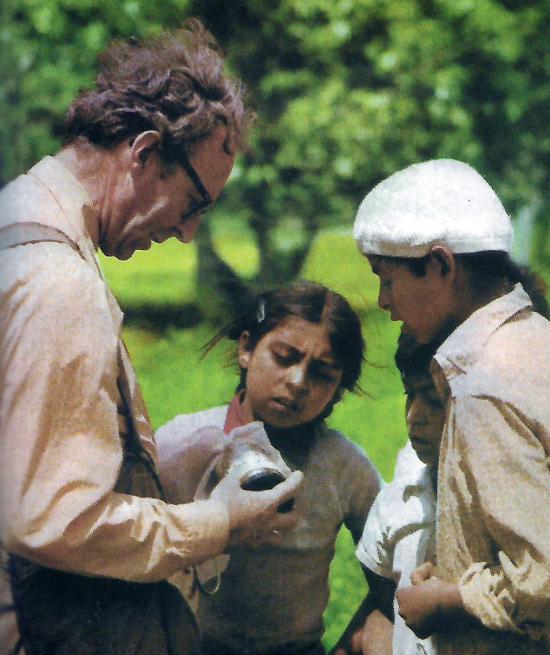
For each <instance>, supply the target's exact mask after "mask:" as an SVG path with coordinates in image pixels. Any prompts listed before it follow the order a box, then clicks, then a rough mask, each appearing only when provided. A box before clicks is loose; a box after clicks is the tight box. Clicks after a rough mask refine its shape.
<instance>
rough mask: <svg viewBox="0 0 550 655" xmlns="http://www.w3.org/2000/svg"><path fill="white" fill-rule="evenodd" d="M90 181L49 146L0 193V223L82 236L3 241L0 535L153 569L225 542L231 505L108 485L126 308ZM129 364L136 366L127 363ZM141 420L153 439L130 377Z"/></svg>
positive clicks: (128, 567)
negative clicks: (92, 229) (109, 273)
mask: <svg viewBox="0 0 550 655" xmlns="http://www.w3.org/2000/svg"><path fill="white" fill-rule="evenodd" d="M94 220H95V221H97V217H96V216H95V215H94V213H93V211H92V209H91V208H90V201H89V198H88V197H87V195H86V193H85V190H84V189H83V188H82V187H81V186H80V185H79V183H78V182H77V180H76V179H75V178H74V177H73V176H72V174H71V173H70V172H69V171H68V170H67V169H66V168H65V167H64V166H63V165H62V164H60V162H59V161H58V160H56V159H54V158H51V157H46V158H45V159H44V160H42V161H41V162H40V163H38V164H37V165H36V166H35V167H34V168H33V169H31V170H30V171H29V173H28V174H27V175H24V176H21V177H20V178H18V179H17V180H15V181H14V182H12V183H11V184H10V185H8V186H7V187H6V188H5V189H4V190H3V191H2V193H1V194H0V227H2V226H4V225H9V224H11V223H14V222H21V221H38V222H41V223H44V224H46V225H52V226H54V227H57V228H58V229H61V230H62V231H64V232H65V233H66V234H67V235H68V236H69V237H71V238H72V239H73V240H75V241H76V242H77V243H78V245H79V247H80V248H81V250H82V251H83V253H84V256H85V258H86V261H83V260H82V258H81V257H79V255H78V254H77V253H76V252H75V251H74V250H72V249H71V248H70V247H69V246H68V245H65V244H58V243H38V244H30V245H24V246H18V247H15V248H11V249H7V250H4V251H1V252H0V303H1V304H0V308H1V312H0V390H1V397H0V493H1V496H0V507H1V510H0V511H1V516H0V536H1V540H2V542H3V544H4V545H5V546H6V547H7V548H8V550H11V551H12V552H14V553H17V554H20V555H22V556H24V557H27V558H28V559H31V560H33V561H35V562H38V563H40V564H42V565H45V566H49V567H54V568H60V569H63V570H67V571H73V572H76V573H80V574H84V575H105V576H110V577H114V578H121V579H125V580H131V581H138V582H139V581H141V582H153V581H157V580H162V579H166V578H168V577H169V576H170V575H171V574H173V573H174V572H176V571H178V570H180V569H183V568H185V567H187V566H189V565H190V564H192V563H195V562H199V561H202V560H204V559H207V558H210V557H213V556H214V555H216V554H218V553H219V552H220V551H221V550H222V549H223V548H224V546H225V543H226V540H227V537H228V530H229V525H228V515H227V511H226V509H225V507H224V506H223V505H222V504H221V503H219V502H217V501H212V500H205V501H200V502H195V503H191V504H187V505H169V504H166V503H164V502H162V501H160V500H155V499H147V498H145V499H144V498H138V497H135V496H128V495H123V494H118V493H114V492H113V488H114V486H115V483H116V480H117V476H118V472H119V468H120V465H121V461H122V449H121V441H120V430H124V422H123V421H121V420H120V419H121V416H120V405H121V400H120V396H119V392H118V388H117V383H116V380H117V372H118V371H117V341H118V338H119V332H120V327H121V322H122V312H121V311H120V309H119V307H118V304H117V303H116V301H115V299H114V298H113V296H112V294H111V293H110V291H109V289H108V287H107V285H106V284H105V282H104V280H103V279H102V276H101V274H100V272H99V268H98V266H97V261H96V256H95V252H94V248H93V244H92V241H91V239H90V237H89V230H88V229H87V227H86V226H87V225H88V226H90V221H92V222H93V221H94ZM131 373H133V372H132V371H131ZM130 389H131V394H132V396H133V401H134V412H135V416H134V419H135V423H136V424H137V426H138V428H139V436H140V439H141V441H142V443H143V445H144V447H145V448H146V449H147V450H148V451H149V453H150V454H151V456H152V457H153V459H154V460H155V461H156V446H155V441H154V437H153V433H152V430H151V426H150V424H149V420H148V418H147V414H146V411H145V407H144V404H143V399H142V397H141V394H140V391H139V387H138V385H137V382H136V380H135V376H133V378H131V379H130Z"/></svg>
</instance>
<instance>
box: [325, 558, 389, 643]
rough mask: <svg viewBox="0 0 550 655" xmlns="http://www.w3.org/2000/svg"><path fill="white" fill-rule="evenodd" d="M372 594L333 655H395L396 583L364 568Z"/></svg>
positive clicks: (341, 638)
mask: <svg viewBox="0 0 550 655" xmlns="http://www.w3.org/2000/svg"><path fill="white" fill-rule="evenodd" d="M363 572H364V574H365V577H366V578H367V582H368V585H369V592H368V594H367V596H366V597H365V599H364V600H363V602H362V603H361V605H360V606H359V608H358V610H357V611H356V612H355V614H354V616H353V618H352V619H351V621H350V622H349V624H348V626H347V628H346V629H345V630H344V632H343V634H342V636H341V637H340V639H339V640H338V642H337V643H336V645H335V646H334V648H333V649H332V650H331V651H330V655H355V654H357V655H391V653H392V647H391V645H392V635H393V597H394V594H395V583H394V582H393V580H390V579H388V578H383V577H381V576H379V575H376V574H375V573H373V572H372V571H369V570H368V569H367V568H366V567H363Z"/></svg>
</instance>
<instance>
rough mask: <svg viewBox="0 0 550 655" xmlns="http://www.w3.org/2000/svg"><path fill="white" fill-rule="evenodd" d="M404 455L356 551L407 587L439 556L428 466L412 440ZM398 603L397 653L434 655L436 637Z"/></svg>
mask: <svg viewBox="0 0 550 655" xmlns="http://www.w3.org/2000/svg"><path fill="white" fill-rule="evenodd" d="M398 461H399V462H400V466H399V468H398V469H396V477H395V478H394V480H393V481H392V482H390V483H389V484H387V485H385V486H384V487H383V488H382V490H381V491H380V493H379V494H378V496H377V497H376V500H375V501H374V503H373V505H372V508H371V511H370V513H369V516H368V518H367V522H366V525H365V529H364V531H363V536H362V537H361V540H360V542H359V544H358V546H357V551H356V554H357V557H358V559H359V561H360V562H361V563H362V564H364V565H365V566H366V567H367V568H368V569H370V570H371V571H373V572H374V573H376V574H377V575H380V576H382V577H384V578H389V579H391V580H393V581H394V582H395V583H396V585H397V589H402V588H404V587H410V586H411V581H410V577H411V573H412V572H413V571H414V569H415V568H416V567H417V566H419V565H420V564H423V563H424V562H426V561H430V560H433V558H434V556H435V543H434V536H435V505H436V499H435V494H434V489H433V485H432V481H431V479H430V475H429V470H428V467H427V466H426V465H425V464H423V463H422V462H421V461H420V460H419V459H418V457H416V454H415V453H414V451H413V449H412V447H411V446H410V443H409V444H407V446H405V447H404V448H403V449H402V450H401V451H400V454H399V456H398ZM397 609H398V608H397V602H396V600H395V599H394V614H395V623H394V631H393V644H392V645H393V655H434V654H435V653H436V650H435V644H434V643H433V640H432V639H431V638H428V639H419V638H418V637H417V636H416V635H415V634H414V632H413V631H412V630H410V628H408V627H407V625H406V624H405V622H404V621H403V619H402V618H401V617H400V616H399V614H398V612H397Z"/></svg>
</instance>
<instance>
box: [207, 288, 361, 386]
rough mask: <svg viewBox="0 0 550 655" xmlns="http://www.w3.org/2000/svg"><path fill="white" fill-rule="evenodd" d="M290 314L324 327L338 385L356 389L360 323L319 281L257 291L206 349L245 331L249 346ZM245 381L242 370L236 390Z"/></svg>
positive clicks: (251, 347) (339, 296) (358, 370)
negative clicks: (338, 370) (339, 379)
mask: <svg viewBox="0 0 550 655" xmlns="http://www.w3.org/2000/svg"><path fill="white" fill-rule="evenodd" d="M291 316H295V317H298V318H302V319H304V320H306V321H309V322H311V323H322V324H323V325H325V326H326V328H327V331H328V334H329V339H330V344H331V346H332V351H333V354H334V357H335V358H336V359H337V361H338V362H339V363H340V365H341V366H342V382H341V387H343V388H344V389H348V390H349V391H355V390H357V389H358V380H359V376H360V374H361V367H362V364H363V361H364V359H365V341H364V339H363V335H362V333H361V322H360V321H359V317H358V316H357V314H356V313H355V311H354V310H353V309H352V307H351V305H350V304H349V303H348V301H347V300H346V299H345V298H344V297H343V296H341V295H340V294H339V293H336V292H335V291H331V290H330V289H328V288H327V287H325V286H323V285H322V284H318V283H316V282H309V281H301V282H296V283H294V284H291V285H288V286H283V287H277V288H275V289H271V290H269V291H265V292H264V293H262V294H260V295H259V296H258V297H257V298H256V299H255V300H254V301H253V302H252V303H251V304H250V305H249V306H247V307H246V308H245V309H244V311H243V312H242V313H241V314H240V315H239V316H238V318H237V319H235V320H234V321H233V322H232V323H230V324H229V325H227V326H226V327H224V328H222V330H220V332H219V333H218V334H217V335H216V336H215V337H214V338H213V339H212V340H211V341H210V342H209V343H208V344H206V347H205V350H206V351H207V352H208V350H210V349H211V348H212V347H213V346H215V345H216V344H217V343H218V342H219V341H221V339H223V338H224V337H226V338H228V339H231V340H233V341H238V340H239V337H240V336H241V334H242V333H243V332H245V331H246V332H248V334H249V338H248V348H249V349H250V350H253V349H254V348H255V347H256V344H257V343H258V342H259V341H260V339H261V338H262V337H264V336H265V335H266V334H267V333H268V332H271V330H273V329H274V328H276V327H277V326H278V325H279V324H280V323H282V321H284V320H285V319H286V318H289V317H291ZM245 384H246V371H245V370H241V379H240V383H239V387H238V389H243V388H244V387H245Z"/></svg>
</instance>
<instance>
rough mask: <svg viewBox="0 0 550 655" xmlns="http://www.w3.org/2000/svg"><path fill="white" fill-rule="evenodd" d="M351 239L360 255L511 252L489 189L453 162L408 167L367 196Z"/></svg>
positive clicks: (502, 214)
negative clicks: (436, 249) (443, 249)
mask: <svg viewBox="0 0 550 655" xmlns="http://www.w3.org/2000/svg"><path fill="white" fill-rule="evenodd" d="M354 236H355V240H356V241H357V245H358V247H359V249H360V250H361V251H362V252H363V254H365V255H383V256H387V257H424V256H425V255H427V254H428V252H429V250H430V247H431V246H433V245H445V246H447V247H448V248H450V250H451V251H452V252H454V253H457V254H459V253H469V252H481V251H484V250H503V251H505V252H510V249H511V247H512V223H511V221H510V218H509V216H508V214H507V213H506V211H505V209H504V207H503V206H502V203H501V202H500V200H499V199H498V198H497V195H496V194H495V192H494V191H493V189H492V188H491V187H490V186H489V184H488V183H487V182H486V181H485V180H484V179H483V178H482V177H481V175H480V174H479V173H477V172H476V171H475V170H474V169H473V168H472V167H471V166H468V164H464V163H463V162H460V161H455V160H453V159H434V160H432V161H426V162H423V163H421V164H413V165H412V166H409V167H408V168H405V169H403V170H402V171H399V172H397V173H394V174H393V175H390V177H388V178H386V179H385V180H383V181H382V182H380V184H378V185H376V186H375V187H374V189H373V190H372V191H371V192H370V193H368V194H367V195H366V196H365V198H364V200H363V202H362V203H361V205H360V207H359V210H358V212H357V216H356V218H355V225H354Z"/></svg>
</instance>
